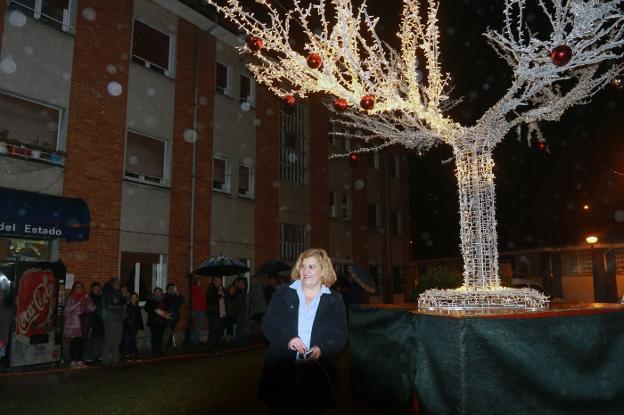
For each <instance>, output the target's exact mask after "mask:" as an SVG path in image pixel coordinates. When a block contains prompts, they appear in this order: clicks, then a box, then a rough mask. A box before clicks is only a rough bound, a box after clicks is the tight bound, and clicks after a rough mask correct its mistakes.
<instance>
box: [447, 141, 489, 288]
mask: <svg viewBox="0 0 624 415" xmlns="http://www.w3.org/2000/svg"><path fill="white" fill-rule="evenodd" d="M476 147H477V146H474V147H469V148H465V147H464V148H462V147H459V146H457V147H455V148H454V153H455V160H456V161H455V163H456V168H457V180H458V185H459V213H460V227H461V229H460V232H461V233H460V237H461V251H462V256H463V259H464V287H465V288H468V289H475V288H478V289H487V288H497V287H499V286H500V277H499V276H498V248H497V237H496V218H495V212H496V210H495V193H494V173H493V171H492V168H493V167H494V160H493V159H492V151H491V150H490V149H487V148H486V149H484V148H483V147H480V148H476Z"/></svg>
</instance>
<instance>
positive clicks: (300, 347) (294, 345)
mask: <svg viewBox="0 0 624 415" xmlns="http://www.w3.org/2000/svg"><path fill="white" fill-rule="evenodd" d="M288 348H289V349H290V350H296V351H298V352H299V353H305V352H306V351H307V350H308V348H307V347H306V345H305V344H304V343H303V340H301V339H300V338H299V337H293V338H292V339H290V341H289V342H288Z"/></svg>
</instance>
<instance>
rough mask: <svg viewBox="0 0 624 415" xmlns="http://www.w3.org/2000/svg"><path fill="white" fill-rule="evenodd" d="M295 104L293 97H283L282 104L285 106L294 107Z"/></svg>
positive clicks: (295, 100)
mask: <svg viewBox="0 0 624 415" xmlns="http://www.w3.org/2000/svg"><path fill="white" fill-rule="evenodd" d="M296 103H297V99H296V98H295V97H294V96H293V95H286V96H285V97H284V104H286V105H287V106H289V107H294V106H295V104H296Z"/></svg>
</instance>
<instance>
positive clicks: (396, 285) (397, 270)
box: [392, 265, 405, 294]
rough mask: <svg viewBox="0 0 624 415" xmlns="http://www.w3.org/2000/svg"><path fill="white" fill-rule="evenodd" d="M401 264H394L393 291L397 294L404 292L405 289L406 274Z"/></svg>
mask: <svg viewBox="0 0 624 415" xmlns="http://www.w3.org/2000/svg"><path fill="white" fill-rule="evenodd" d="M404 274H405V273H404V272H403V267H402V266H401V265H394V266H392V291H393V292H394V293H395V294H398V293H402V292H403V290H404V285H405V284H404V283H405V276H404Z"/></svg>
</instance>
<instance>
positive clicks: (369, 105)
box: [360, 95, 375, 111]
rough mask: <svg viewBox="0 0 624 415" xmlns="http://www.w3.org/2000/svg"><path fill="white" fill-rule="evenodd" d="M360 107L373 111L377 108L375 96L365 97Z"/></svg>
mask: <svg viewBox="0 0 624 415" xmlns="http://www.w3.org/2000/svg"><path fill="white" fill-rule="evenodd" d="M360 106H361V107H362V108H364V109H365V110H367V111H368V110H372V109H373V107H374V106H375V96H374V95H364V96H363V97H362V99H361V100H360Z"/></svg>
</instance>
